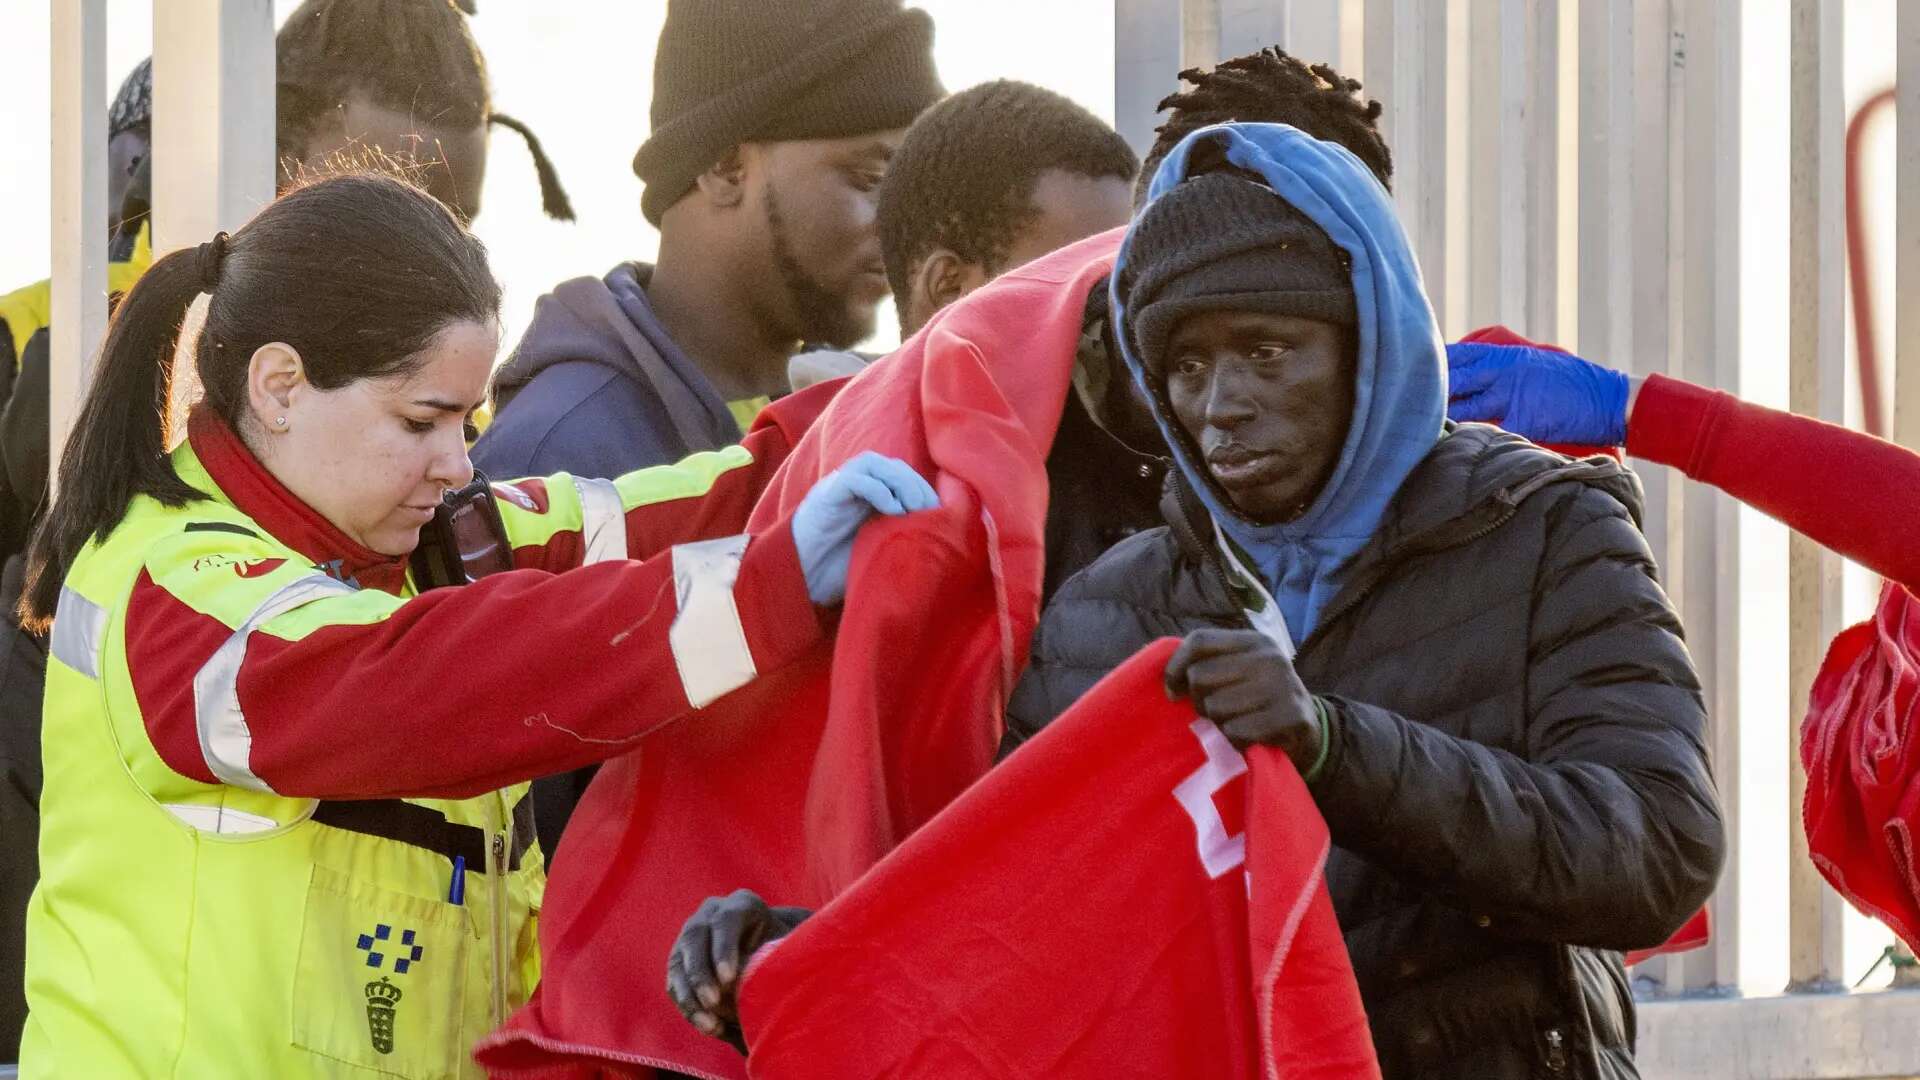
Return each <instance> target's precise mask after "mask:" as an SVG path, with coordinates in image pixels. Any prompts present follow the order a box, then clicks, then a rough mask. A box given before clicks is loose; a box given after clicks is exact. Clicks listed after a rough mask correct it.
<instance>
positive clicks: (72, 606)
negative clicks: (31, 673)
mask: <svg viewBox="0 0 1920 1080" xmlns="http://www.w3.org/2000/svg"><path fill="white" fill-rule="evenodd" d="M106 636H107V609H106V608H103V607H101V606H100V605H99V604H96V603H94V602H93V601H91V600H89V599H87V598H86V597H84V596H81V595H80V594H79V593H77V592H74V591H73V590H72V589H69V588H67V587H66V586H64V585H63V586H61V588H60V602H59V603H58V604H57V605H55V607H54V609H53V640H52V642H51V643H49V645H48V647H49V648H50V649H51V650H52V651H53V658H54V659H55V660H58V661H60V662H61V663H63V664H65V665H67V666H68V667H70V668H72V669H73V670H75V671H77V672H79V673H80V674H82V675H85V676H86V677H87V678H89V679H98V678H99V677H100V649H101V645H102V642H103V640H104V639H105V638H106Z"/></svg>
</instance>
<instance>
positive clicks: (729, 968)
mask: <svg viewBox="0 0 1920 1080" xmlns="http://www.w3.org/2000/svg"><path fill="white" fill-rule="evenodd" d="M811 914H813V913H812V912H810V911H808V910H807V909H805V908H797V907H768V906H767V902H766V901H765V900H762V899H760V897H759V896H758V895H756V894H755V893H753V892H752V891H750V890H747V889H739V890H736V891H735V892H734V893H733V895H731V896H710V897H708V898H707V899H705V900H703V901H701V903H700V908H699V910H697V911H695V912H694V913H693V917H692V918H690V919H688V920H687V923H686V925H685V926H683V927H681V928H680V939H679V940H678V941H676V942H674V945H673V952H672V953H671V954H670V955H669V956H668V957H667V996H668V997H670V998H672V999H673V1004H674V1007H675V1008H677V1009H679V1010H680V1015H682V1016H684V1017H686V1018H687V1022H688V1023H690V1024H692V1025H693V1026H694V1027H696V1028H699V1029H700V1031H701V1032H702V1033H703V1034H707V1035H711V1036H713V1037H714V1038H716V1039H723V1040H725V1041H726V1042H728V1043H730V1044H732V1046H733V1048H734V1049H735V1050H738V1051H740V1052H741V1053H743V1054H744V1053H746V1052H747V1044H746V1041H745V1039H744V1037H743V1036H742V1034H741V1031H740V1011H739V1007H738V1004H737V1002H736V1000H735V996H736V995H737V994H738V993H739V991H740V974H741V972H743V971H745V970H746V968H747V961H748V960H750V959H752V958H753V954H754V953H756V952H758V951H759V950H760V947H761V946H763V945H765V944H767V943H768V942H770V941H774V940H777V939H779V938H783V937H786V936H787V935H788V934H791V933H793V931H794V928H795V927H797V926H799V925H800V924H801V923H802V922H803V921H805V920H806V918H807V916H809V915H811Z"/></svg>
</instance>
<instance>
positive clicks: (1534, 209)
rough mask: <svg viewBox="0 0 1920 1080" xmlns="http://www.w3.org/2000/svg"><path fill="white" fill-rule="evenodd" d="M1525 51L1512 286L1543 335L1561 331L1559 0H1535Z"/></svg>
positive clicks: (1553, 336) (1533, 328)
mask: <svg viewBox="0 0 1920 1080" xmlns="http://www.w3.org/2000/svg"><path fill="white" fill-rule="evenodd" d="M1523 6H1524V7H1525V8H1526V9H1527V10H1528V11H1530V12H1531V16H1532V25H1531V26H1530V27H1525V28H1524V29H1525V30H1526V31H1528V32H1530V33H1531V35H1532V39H1533V40H1532V43H1531V48H1530V50H1529V55H1530V58H1531V60H1532V70H1531V71H1530V72H1529V75H1530V76H1531V78H1530V79H1529V80H1528V81H1527V82H1525V83H1522V82H1521V81H1520V80H1518V79H1516V80H1514V84H1515V88H1516V89H1518V90H1519V91H1520V92H1521V94H1522V95H1523V96H1522V97H1521V100H1520V103H1519V104H1520V109H1519V112H1520V116H1519V121H1520V125H1521V127H1522V129H1523V130H1524V131H1525V132H1526V135H1525V139H1526V145H1527V146H1528V147H1530V148H1531V150H1532V153H1531V154H1530V155H1529V156H1528V158H1527V171H1526V175H1525V182H1526V185H1527V198H1528V204H1527V216H1526V218H1525V219H1524V220H1523V221H1522V223H1521V227H1522V228H1523V229H1525V234H1524V235H1523V236H1522V237H1521V243H1522V244H1523V245H1524V246H1525V249H1526V255H1525V258H1524V259H1523V260H1522V262H1521V264H1520V265H1521V267H1522V271H1521V272H1522V275H1523V276H1522V278H1521V280H1520V281H1519V282H1517V283H1514V286H1515V287H1516V288H1517V289H1518V290H1519V291H1520V292H1521V293H1522V294H1523V296H1524V297H1525V299H1524V301H1523V302H1524V304H1525V308H1524V310H1525V311H1526V320H1527V332H1528V333H1530V334H1532V335H1534V336H1536V337H1538V338H1542V339H1544V340H1547V341H1559V340H1560V338H1561V334H1560V310H1559V309H1560V17H1561V16H1560V6H1561V0H1534V2H1532V3H1529V4H1525V5H1523Z"/></svg>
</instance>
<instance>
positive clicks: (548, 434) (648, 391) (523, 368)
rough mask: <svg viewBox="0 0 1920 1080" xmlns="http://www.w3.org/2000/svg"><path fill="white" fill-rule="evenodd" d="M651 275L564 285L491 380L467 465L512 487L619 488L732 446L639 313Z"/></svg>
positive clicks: (718, 402) (688, 374)
mask: <svg viewBox="0 0 1920 1080" xmlns="http://www.w3.org/2000/svg"><path fill="white" fill-rule="evenodd" d="M652 272H653V271H652V268H651V267H648V266H644V265H642V264H639V263H623V264H621V265H620V266H618V267H615V268H614V270H613V272H612V273H609V274H608V275H607V276H606V277H604V278H591V277H582V278H575V279H573V280H572V281H568V282H564V283H562V284H561V285H560V286H558V287H557V288H555V289H554V290H553V291H552V292H551V293H548V294H547V295H545V296H542V297H541V298H540V299H539V300H538V301H537V302H536V303H535V304H534V308H533V322H532V323H531V324H530V325H528V327H527V332H526V334H525V335H524V336H523V337H522V338H521V339H520V344H519V346H518V347H517V348H515V349H514V351H513V356H512V358H510V359H509V360H508V361H507V362H506V363H505V364H504V365H502V366H501V368H500V370H499V371H498V372H496V373H495V374H494V384H493V387H494V396H495V401H496V405H495V413H494V418H493V423H492V424H491V425H490V426H489V427H488V428H487V430H486V432H485V433H484V434H482V435H481V436H480V441H479V442H477V443H475V444H474V447H473V463H474V465H475V466H476V467H478V468H479V469H481V470H482V471H484V472H485V473H486V474H487V475H488V476H491V477H495V478H497V479H508V478H513V477H521V476H546V475H548V474H550V473H556V472H570V473H572V474H574V475H575V476H607V477H612V476H620V475H622V474H624V473H629V472H632V471H633V470H635V469H644V468H647V467H648V466H652V465H666V464H670V463H672V462H675V461H679V460H680V459H681V458H684V457H686V456H687V455H688V454H692V453H696V452H698V451H701V450H718V449H720V448H721V447H723V446H730V445H732V444H734V443H737V442H739V441H740V424H739V422H738V420H737V418H736V416H735V413H734V411H733V410H732V409H730V408H729V406H728V404H727V402H725V401H723V400H722V399H721V397H720V394H719V392H718V391H716V390H715V389H714V388H713V384H712V383H711V382H709V381H708V380H707V377H706V375H705V374H703V373H702V372H701V371H700V368H699V366H698V365H696V364H695V363H694V362H693V360H692V359H691V358H689V357H688V356H687V355H686V354H685V353H684V352H682V351H681V350H680V347H679V346H678V345H675V344H674V342H673V339H672V338H670V337H668V336H667V331H666V328H665V327H664V326H662V325H660V320H659V319H658V318H657V317H655V315H654V313H653V308H652V306H651V305H649V304H648V303H647V293H646V284H647V278H648V277H649V276H651V274H652Z"/></svg>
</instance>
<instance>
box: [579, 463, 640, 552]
mask: <svg viewBox="0 0 1920 1080" xmlns="http://www.w3.org/2000/svg"><path fill="white" fill-rule="evenodd" d="M573 490H575V491H577V492H579V493H580V539H581V541H582V542H583V543H584V544H585V545H586V548H587V552H586V556H585V557H584V558H583V559H581V560H580V565H582V566H592V565H593V564H594V563H598V562H607V561H608V560H611V559H624V558H626V557H627V511H626V508H625V507H624V506H622V505H620V491H619V489H618V488H615V487H614V486H613V481H611V480H590V479H583V478H581V477H578V476H576V477H574V478H573Z"/></svg>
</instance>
